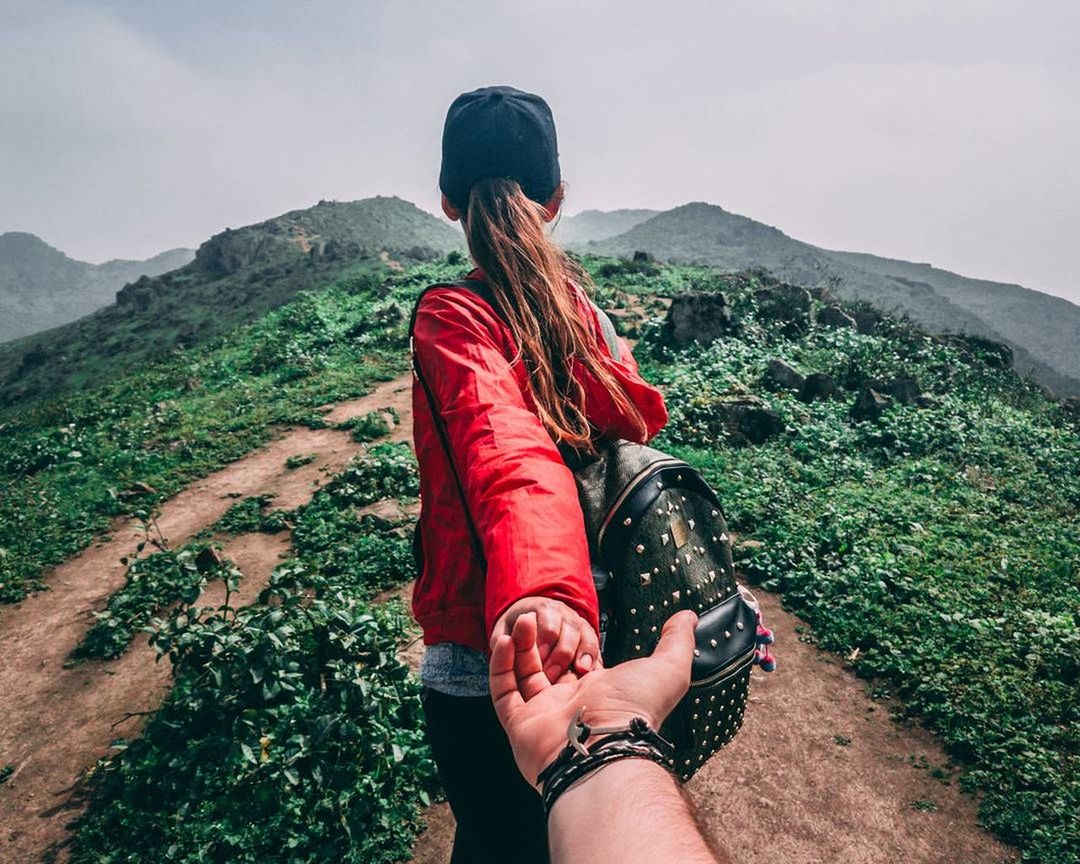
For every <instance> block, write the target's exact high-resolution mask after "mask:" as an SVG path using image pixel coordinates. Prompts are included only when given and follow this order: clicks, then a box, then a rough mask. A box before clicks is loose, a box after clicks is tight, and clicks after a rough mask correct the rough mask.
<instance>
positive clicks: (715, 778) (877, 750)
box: [410, 591, 1016, 864]
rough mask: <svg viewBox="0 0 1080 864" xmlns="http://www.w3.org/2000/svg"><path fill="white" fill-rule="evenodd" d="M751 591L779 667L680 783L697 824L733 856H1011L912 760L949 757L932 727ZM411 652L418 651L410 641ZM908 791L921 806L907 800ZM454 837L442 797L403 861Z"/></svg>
mask: <svg viewBox="0 0 1080 864" xmlns="http://www.w3.org/2000/svg"><path fill="white" fill-rule="evenodd" d="M756 593H757V596H758V599H759V600H761V602H762V607H763V609H764V614H765V620H766V622H767V623H768V625H769V627H771V628H772V629H773V630H774V631H775V632H776V639H777V646H776V656H777V662H778V664H779V668H778V670H777V671H776V672H774V673H772V674H770V675H766V674H764V673H761V672H759V671H756V670H755V672H754V675H753V680H752V682H751V685H750V693H751V696H750V706H749V709H748V711H747V716H746V723H745V725H744V726H743V728H742V731H741V732H740V733H739V734H738V736H736V738H735V740H734V741H733V742H732V743H731V745H730V746H729V747H727V748H725V749H724V750H722V751H721V752H720V753H718V754H717V755H716V756H714V757H713V759H712V761H710V762H709V764H708V765H706V767H705V768H703V769H702V770H701V771H700V772H699V773H698V774H697V776H695V777H694V779H693V780H691V781H690V783H689V784H688V787H687V788H688V791H689V792H690V795H691V797H692V798H693V800H694V801H695V803H696V804H697V808H698V814H699V817H700V819H701V821H702V824H703V825H704V827H705V830H706V831H708V832H709V833H710V834H711V835H712V836H713V837H714V838H715V839H716V841H717V843H718V844H719V845H720V846H721V848H723V849H726V850H727V851H728V852H729V853H730V855H731V857H732V860H733V861H736V862H744V864H750V862H761V861H767V862H774V864H821V862H843V864H900V862H904V864H938V862H950V864H965V862H971V864H975V862H978V864H996V862H1005V861H1014V860H1015V858H1016V853H1015V851H1014V850H1012V849H1010V848H1009V847H1007V846H1005V845H1004V844H1002V843H1000V842H999V841H997V840H996V839H995V838H994V837H993V836H991V835H990V834H989V833H987V832H986V831H984V830H982V829H981V828H979V827H978V825H977V823H976V802H975V800H974V799H973V798H971V797H970V796H967V795H963V794H962V793H961V792H960V791H959V789H958V788H957V785H956V782H955V777H954V778H952V782H951V783H950V785H948V786H946V785H943V784H942V782H941V781H939V780H936V779H934V778H933V777H931V776H930V772H929V770H928V768H920V767H916V764H913V761H914V763H917V764H922V765H928V767H929V766H939V767H940V766H945V765H946V764H947V761H948V760H947V757H946V756H945V754H944V752H943V751H942V748H941V745H940V744H939V743H938V742H937V741H936V740H935V739H934V737H933V736H932V735H930V734H929V733H928V732H926V731H925V730H922V729H918V728H911V727H907V726H901V725H899V724H897V723H895V722H893V721H892V720H891V719H890V718H889V706H888V705H887V704H885V703H882V702H875V701H873V700H871V699H870V698H869V697H868V696H867V695H866V692H865V687H866V685H865V682H862V681H860V680H859V679H857V678H856V677H855V676H854V675H853V674H852V673H851V672H850V671H848V670H847V669H844V668H842V666H841V664H840V661H839V660H838V659H837V658H835V657H832V656H830V655H827V654H824V653H822V652H821V651H819V650H818V649H817V648H815V647H813V646H812V645H809V644H806V643H805V642H800V641H799V635H800V632H802V631H805V632H809V628H808V627H807V626H806V625H805V624H803V623H802V622H801V621H800V620H799V619H798V618H796V617H795V616H794V615H790V614H788V613H787V612H784V611H783V609H781V608H780V599H779V597H777V596H776V595H771V594H764V593H763V592H760V591H758V592H756ZM796 628H798V629H796ZM410 654H411V657H410V659H411V660H412V662H416V654H415V649H413V650H412V651H411V652H410ZM845 741H846V742H848V743H846V744H845V743H843V742H845ZM923 760H925V761H923ZM917 801H918V802H923V803H922V804H921V805H919V806H921V807H925V808H928V809H926V810H924V809H916V806H915V802H917ZM930 807H933V808H936V809H934V810H932V811H931V810H929V808H930ZM597 817H598V818H603V813H602V811H601V812H598V814H597ZM453 836H454V820H453V815H452V814H451V813H450V810H449V808H448V807H447V805H445V804H440V805H436V806H435V807H432V808H431V810H430V811H429V813H428V830H427V831H426V832H425V833H424V834H422V835H421V836H420V838H419V840H418V842H417V844H416V848H415V849H414V853H413V854H414V856H415V857H414V859H413V864H445V862H447V861H449V860H450V847H451V845H452V843H453Z"/></svg>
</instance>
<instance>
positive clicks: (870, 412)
mask: <svg viewBox="0 0 1080 864" xmlns="http://www.w3.org/2000/svg"><path fill="white" fill-rule="evenodd" d="M889 401H890V400H889V397H888V396H884V395H882V394H881V393H878V392H877V390H875V389H873V388H872V387H864V388H863V389H862V390H860V391H859V395H858V396H856V397H855V404H854V405H852V406H851V419H852V420H877V419H878V418H879V417H881V415H882V413H883V412H884V411H885V409H886V408H887V407H888V405H889Z"/></svg>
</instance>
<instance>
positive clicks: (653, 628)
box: [649, 624, 656, 633]
mask: <svg viewBox="0 0 1080 864" xmlns="http://www.w3.org/2000/svg"><path fill="white" fill-rule="evenodd" d="M649 632H650V633H655V632H656V625H655V624H653V626H652V627H650V628H649Z"/></svg>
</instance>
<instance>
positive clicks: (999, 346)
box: [938, 333, 1013, 369]
mask: <svg viewBox="0 0 1080 864" xmlns="http://www.w3.org/2000/svg"><path fill="white" fill-rule="evenodd" d="M938 341H940V342H943V343H945V344H946V345H952V346H953V347H954V348H959V349H960V351H961V352H962V353H964V354H966V355H968V356H969V357H973V358H975V359H978V360H982V362H983V363H985V364H986V365H987V366H989V367H990V368H992V369H1011V368H1012V365H1013V350H1012V348H1010V347H1009V346H1008V345H1006V344H1005V343H1004V342H996V341H994V340H993V339H987V338H986V337H985V336H971V335H962V334H957V333H949V334H946V335H944V336H939V337H938Z"/></svg>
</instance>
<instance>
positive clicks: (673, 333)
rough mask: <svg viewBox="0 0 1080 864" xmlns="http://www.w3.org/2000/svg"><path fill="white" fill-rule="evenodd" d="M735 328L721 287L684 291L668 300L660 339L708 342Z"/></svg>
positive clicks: (682, 345) (681, 345)
mask: <svg viewBox="0 0 1080 864" xmlns="http://www.w3.org/2000/svg"><path fill="white" fill-rule="evenodd" d="M734 329H735V321H734V317H733V315H732V311H731V302H730V301H729V300H728V298H727V295H726V294H724V293H723V292H722V291H687V292H685V293H683V294H678V295H676V296H675V297H673V298H672V300H671V306H669V307H668V313H667V318H666V319H665V321H664V329H663V333H662V335H661V339H662V341H663V342H664V343H665V344H668V345H673V346H674V347H676V348H685V347H686V346H687V345H689V344H690V343H692V342H698V343H700V344H702V345H708V344H710V343H711V342H715V341H716V340H717V339H719V338H720V337H721V336H724V335H726V334H728V333H731V332H732V331H733V330H734Z"/></svg>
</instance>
